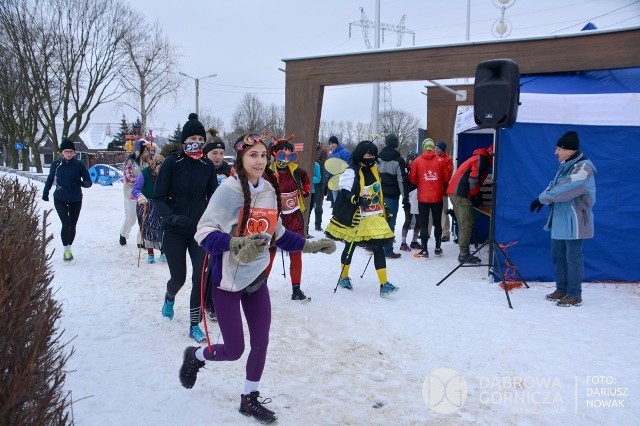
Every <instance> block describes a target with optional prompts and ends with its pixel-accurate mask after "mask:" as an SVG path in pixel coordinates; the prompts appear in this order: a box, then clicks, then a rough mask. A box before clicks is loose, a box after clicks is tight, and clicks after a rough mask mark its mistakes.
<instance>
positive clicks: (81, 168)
mask: <svg viewBox="0 0 640 426" xmlns="http://www.w3.org/2000/svg"><path fill="white" fill-rule="evenodd" d="M54 184H55V185H56V189H55V191H54V192H53V198H55V199H56V200H59V201H64V202H65V203H79V202H81V201H82V188H83V187H84V188H89V187H91V185H93V182H91V176H89V171H88V170H87V167H86V166H85V165H84V163H83V162H82V161H80V160H77V159H76V158H72V159H71V160H65V159H64V158H61V159H59V160H56V161H54V162H53V163H52V164H51V168H50V169H49V176H48V177H47V182H46V183H45V184H44V190H43V191H42V194H43V195H47V196H48V195H49V191H50V190H51V187H52V186H53V185H54Z"/></svg>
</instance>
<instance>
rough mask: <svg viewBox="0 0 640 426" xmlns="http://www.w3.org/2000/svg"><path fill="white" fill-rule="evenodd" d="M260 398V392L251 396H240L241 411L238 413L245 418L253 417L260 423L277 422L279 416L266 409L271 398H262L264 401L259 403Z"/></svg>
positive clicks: (254, 392)
mask: <svg viewBox="0 0 640 426" xmlns="http://www.w3.org/2000/svg"><path fill="white" fill-rule="evenodd" d="M258 398H260V392H258V391H253V392H251V393H250V394H249V395H240V409H239V410H238V411H240V413H241V414H244V415H245V416H250V417H253V418H254V419H256V420H257V421H259V422H260V423H264V424H267V423H273V422H275V421H276V420H277V419H278V416H277V415H276V413H274V412H273V411H271V410H269V409H268V408H266V407H265V404H268V403H270V402H271V398H264V399H263V398H260V399H262V401H258Z"/></svg>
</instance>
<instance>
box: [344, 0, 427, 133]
mask: <svg viewBox="0 0 640 426" xmlns="http://www.w3.org/2000/svg"><path fill="white" fill-rule="evenodd" d="M375 19H376V20H375V22H371V21H370V20H369V19H368V18H367V15H366V13H365V12H364V8H362V7H361V8H360V21H354V22H351V23H349V38H351V26H352V25H353V26H356V27H361V28H362V36H363V38H364V43H365V45H366V46H367V49H371V42H370V41H369V28H374V30H375V38H374V49H380V38H381V36H382V42H383V43H384V32H385V31H393V32H395V33H396V34H397V36H398V37H397V42H396V47H400V46H402V39H403V37H404V35H405V33H409V34H412V35H413V45H414V46H415V45H416V34H415V33H414V32H413V31H411V30H408V29H407V28H406V27H405V25H404V23H405V20H406V15H402V18H400V22H399V24H398V25H390V24H384V23H381V22H380V0H376V18H375ZM382 110H383V111H390V110H391V85H390V84H389V83H383V85H382ZM379 113H380V83H374V85H373V101H372V106H371V132H372V133H373V135H374V136H375V135H377V134H378V115H379Z"/></svg>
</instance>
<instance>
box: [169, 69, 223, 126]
mask: <svg viewBox="0 0 640 426" xmlns="http://www.w3.org/2000/svg"><path fill="white" fill-rule="evenodd" d="M178 74H180V75H183V76H185V77H189V78H190V79H192V80H195V82H196V111H195V113H196V114H197V115H198V116H200V110H199V106H200V105H199V104H198V100H199V98H200V80H204V79H205V78H212V77H217V76H218V74H210V75H208V76H206V77H200V78H195V77H191V76H190V75H187V74H185V73H183V72H179V73H178Z"/></svg>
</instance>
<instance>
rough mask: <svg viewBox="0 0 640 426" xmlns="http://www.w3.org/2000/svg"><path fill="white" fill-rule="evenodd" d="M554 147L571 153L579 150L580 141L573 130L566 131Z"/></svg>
mask: <svg viewBox="0 0 640 426" xmlns="http://www.w3.org/2000/svg"><path fill="white" fill-rule="evenodd" d="M556 146H557V147H559V148H562V149H568V150H571V151H577V150H579V149H580V139H578V133H576V132H574V131H573V130H570V131H568V132H567V133H565V134H564V135H562V136H560V139H558V143H556Z"/></svg>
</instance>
